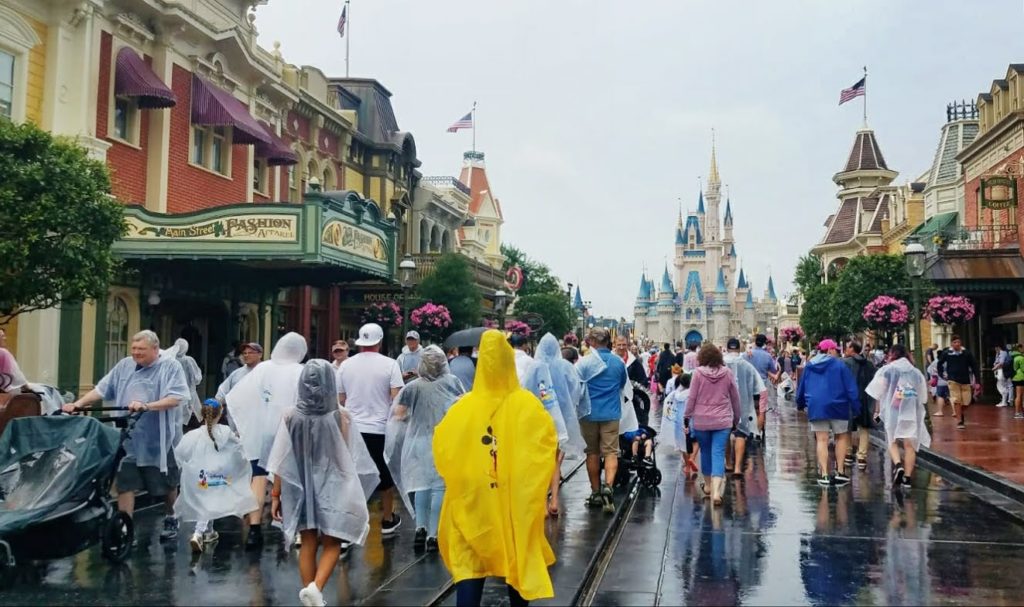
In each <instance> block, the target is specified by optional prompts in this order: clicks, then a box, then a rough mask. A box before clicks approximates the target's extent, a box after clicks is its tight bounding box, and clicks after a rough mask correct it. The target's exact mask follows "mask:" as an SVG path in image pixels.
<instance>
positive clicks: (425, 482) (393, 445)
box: [384, 346, 465, 550]
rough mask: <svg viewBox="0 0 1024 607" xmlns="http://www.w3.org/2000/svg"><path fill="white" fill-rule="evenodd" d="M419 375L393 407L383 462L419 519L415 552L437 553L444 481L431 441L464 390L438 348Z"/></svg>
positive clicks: (424, 359) (430, 349)
mask: <svg viewBox="0 0 1024 607" xmlns="http://www.w3.org/2000/svg"><path fill="white" fill-rule="evenodd" d="M416 372H417V377H418V379H414V380H413V381H411V382H409V384H408V385H407V386H405V387H404V388H402V391H401V392H399V393H398V396H397V397H396V398H395V404H394V405H393V406H392V407H391V414H390V416H389V418H388V426H387V430H386V432H385V439H384V460H385V461H386V462H387V464H388V469H389V470H390V471H391V477H392V479H394V481H395V486H396V487H397V488H398V493H399V495H400V496H401V497H402V501H403V502H404V503H405V507H406V509H408V510H409V512H411V513H412V514H413V515H415V517H416V536H415V542H414V545H415V547H416V548H422V547H426V548H427V549H428V550H436V549H437V529H438V525H439V521H440V518H441V502H442V500H443V499H444V481H443V480H441V476H440V475H439V474H438V473H437V468H436V467H435V466H434V454H433V451H432V448H431V441H432V440H433V438H434V428H435V427H436V426H437V424H439V423H440V422H441V419H442V418H444V415H445V413H447V412H448V409H450V408H451V406H452V405H453V404H454V403H455V401H456V400H458V399H459V397H460V396H462V395H463V394H464V393H465V389H464V387H463V385H462V382H461V381H460V380H459V378H457V377H455V376H454V375H452V373H451V372H450V370H449V368H448V358H447V357H446V356H445V353H444V352H443V351H442V350H441V348H438V347H437V346H427V347H426V348H423V351H422V353H421V354H420V362H419V367H418V368H417V369H416ZM410 493H411V494H412V496H413V498H412V502H411V503H410V501H409V494H410Z"/></svg>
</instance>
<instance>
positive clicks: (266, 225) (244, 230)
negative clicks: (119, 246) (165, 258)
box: [124, 214, 299, 242]
mask: <svg viewBox="0 0 1024 607" xmlns="http://www.w3.org/2000/svg"><path fill="white" fill-rule="evenodd" d="M125 224H126V225H127V226H128V233H127V234H126V235H125V236H124V238H125V239H126V240H165V239H171V240H176V241H182V240H207V241H211V240H212V241H225V240H227V241H231V242H267V241H270V242H297V241H298V238H299V229H298V217H297V216H295V215H284V214H282V215H272V214H267V215H243V216H239V217H221V218H218V219H206V220H203V221H198V222H196V223H192V224H183V225H176V226H159V225H154V224H151V223H149V222H147V221H145V220H144V219H142V218H139V217H135V216H132V215H127V216H125Z"/></svg>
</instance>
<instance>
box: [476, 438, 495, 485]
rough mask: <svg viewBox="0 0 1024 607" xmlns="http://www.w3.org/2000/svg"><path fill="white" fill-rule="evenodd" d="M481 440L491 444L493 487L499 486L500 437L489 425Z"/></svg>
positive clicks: (490, 472) (490, 473)
mask: <svg viewBox="0 0 1024 607" xmlns="http://www.w3.org/2000/svg"><path fill="white" fill-rule="evenodd" d="M480 442H481V443H483V444H485V445H489V446H490V448H491V449H490V451H491V469H490V471H489V472H488V474H489V475H490V477H491V489H497V488H498V437H496V436H494V428H492V427H491V426H487V434H485V435H483V436H482V437H480Z"/></svg>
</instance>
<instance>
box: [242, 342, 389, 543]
mask: <svg viewBox="0 0 1024 607" xmlns="http://www.w3.org/2000/svg"><path fill="white" fill-rule="evenodd" d="M258 368H259V367H257V369H258ZM336 386H337V384H336V383H335V379H334V367H332V366H331V363H329V362H327V361H326V360H322V359H319V358H316V359H313V360H311V361H309V362H308V363H306V366H305V367H304V368H303V369H302V373H301V376H300V378H299V380H298V398H297V400H296V402H295V407H294V408H293V409H289V410H288V411H287V412H286V413H285V414H284V418H283V419H282V420H281V424H280V428H279V429H278V431H277V437H276V438H275V439H274V444H273V448H272V449H271V451H270V459H269V462H268V463H267V470H268V471H269V472H270V473H271V474H273V475H274V476H275V477H280V478H281V515H282V518H283V519H284V520H283V523H284V532H285V537H294V536H295V534H296V533H297V532H299V531H303V530H306V529H316V530H317V531H319V532H320V533H322V534H324V535H329V536H331V537H336V538H340V539H342V540H345V541H347V542H352V543H355V544H362V543H363V540H365V539H366V534H367V532H369V530H370V514H369V512H368V511H367V509H366V500H367V499H368V498H369V496H370V494H371V493H372V492H373V490H374V488H375V487H376V486H377V484H378V483H379V482H380V477H379V475H378V473H377V466H376V465H375V464H374V463H373V459H372V458H371V457H370V452H369V451H367V450H366V444H365V443H363V438H362V436H360V434H359V432H358V431H356V429H355V428H354V427H353V425H352V419H351V417H350V416H349V413H348V411H345V409H344V408H342V407H339V406H338V389H337V387H336ZM229 397H230V395H229Z"/></svg>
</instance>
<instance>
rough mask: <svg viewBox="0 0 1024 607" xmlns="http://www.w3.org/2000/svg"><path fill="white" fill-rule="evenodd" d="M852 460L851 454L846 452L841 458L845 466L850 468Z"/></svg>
mask: <svg viewBox="0 0 1024 607" xmlns="http://www.w3.org/2000/svg"><path fill="white" fill-rule="evenodd" d="M853 462H854V459H853V454H852V453H847V454H846V457H844V458H843V463H844V464H845V465H846V467H847V468H852V467H853Z"/></svg>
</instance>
